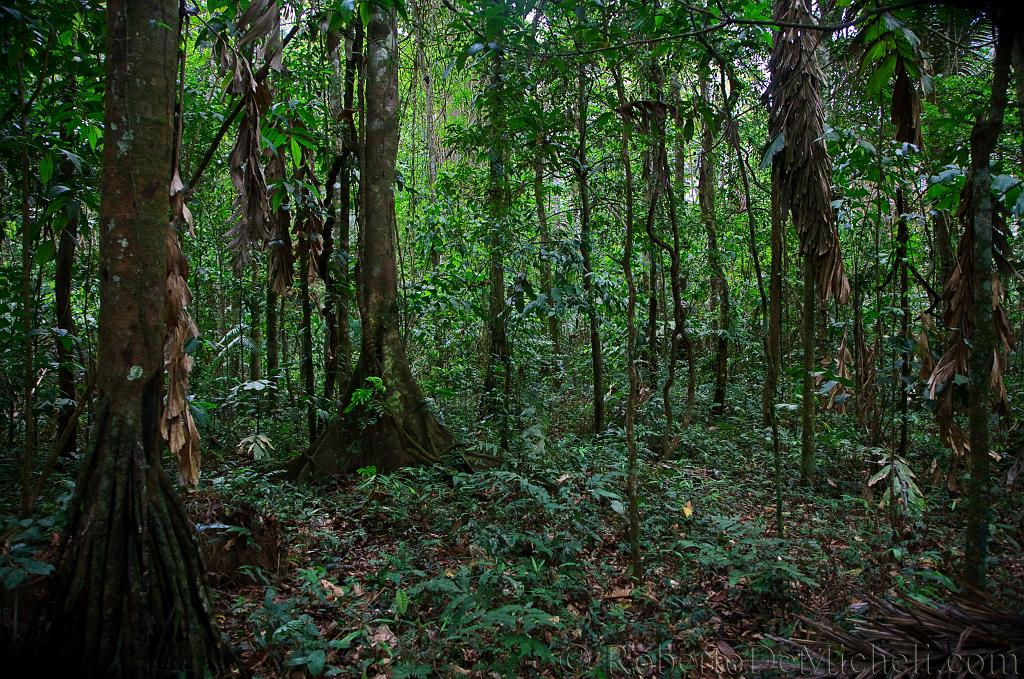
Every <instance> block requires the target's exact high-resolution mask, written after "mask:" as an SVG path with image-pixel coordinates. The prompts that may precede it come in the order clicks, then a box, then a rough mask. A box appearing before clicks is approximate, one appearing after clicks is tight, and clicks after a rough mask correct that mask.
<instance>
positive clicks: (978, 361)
mask: <svg viewBox="0 0 1024 679" xmlns="http://www.w3.org/2000/svg"><path fill="white" fill-rule="evenodd" d="M996 25H997V31H998V34H999V35H998V39H997V44H996V52H995V61H994V64H993V74H994V75H993V78H992V98H991V102H990V104H989V110H988V111H987V112H985V113H984V114H982V115H979V117H978V120H977V122H976V123H975V125H974V129H973V130H972V132H971V168H970V177H971V187H970V190H971V205H972V208H973V214H972V215H971V221H972V228H973V236H974V243H973V245H974V248H973V251H972V254H971V263H972V281H971V287H972V289H973V292H974V296H973V300H972V302H973V305H974V333H973V337H971V354H970V359H969V360H970V373H971V374H970V382H969V385H968V393H969V395H970V398H969V405H968V410H967V422H968V425H969V427H970V440H971V449H970V458H969V463H970V471H971V478H970V482H969V484H968V488H967V531H966V535H965V546H964V579H965V580H966V581H967V582H968V583H969V584H971V585H973V586H975V587H979V588H980V587H984V586H985V580H986V570H987V568H986V560H987V557H988V536H989V528H988V523H989V514H990V512H991V493H992V488H991V473H990V469H989V467H990V461H989V453H990V451H991V438H990V432H989V427H990V419H991V413H992V408H991V375H992V369H993V355H994V354H995V351H996V329H995V323H994V320H993V313H992V307H993V287H992V276H993V266H992V210H993V206H992V192H991V187H992V176H991V174H990V170H989V163H990V162H991V158H992V152H993V151H994V150H995V146H996V142H997V141H998V140H999V134H1000V132H1001V131H1002V128H1003V113H1004V111H1005V109H1006V99H1007V96H1006V91H1007V87H1008V84H1009V70H1010V49H1011V47H1012V45H1013V40H1014V33H1015V31H1014V30H1013V29H1009V28H1008V26H1009V25H1010V21H1007V20H1006V19H1004V20H1003V21H997V23H996ZM947 388H948V387H947Z"/></svg>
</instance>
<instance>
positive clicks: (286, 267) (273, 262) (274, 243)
mask: <svg viewBox="0 0 1024 679" xmlns="http://www.w3.org/2000/svg"><path fill="white" fill-rule="evenodd" d="M284 171H285V168H284V159H283V158H282V157H281V155H280V154H272V155H271V156H270V160H268V161H267V168H266V179H267V184H268V185H269V184H274V183H276V182H279V181H281V180H282V179H284ZM273 219H274V234H273V236H272V237H271V240H270V243H269V244H268V245H269V246H270V262H269V266H270V279H271V281H273V286H274V292H275V293H277V294H278V295H284V294H287V292H288V290H289V289H291V286H292V279H293V278H294V277H295V253H294V251H293V248H292V234H291V228H290V227H291V214H290V213H289V212H288V210H287V209H285V208H284V206H283V202H282V205H281V206H279V207H278V208H277V210H276V211H275V212H274V217H273Z"/></svg>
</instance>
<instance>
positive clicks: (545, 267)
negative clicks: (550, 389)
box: [533, 135, 562, 356]
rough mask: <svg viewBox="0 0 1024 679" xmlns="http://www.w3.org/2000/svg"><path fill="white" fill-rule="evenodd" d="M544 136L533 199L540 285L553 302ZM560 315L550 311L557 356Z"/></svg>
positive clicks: (536, 162)
mask: <svg viewBox="0 0 1024 679" xmlns="http://www.w3.org/2000/svg"><path fill="white" fill-rule="evenodd" d="M543 144H544V140H543V137H542V136H540V135H538V138H537V157H536V158H535V159H534V161H533V201H534V203H535V205H536V208H537V228H538V230H539V232H540V249H541V257H540V286H541V292H543V293H544V296H545V298H546V299H547V301H548V304H549V305H550V304H552V302H553V300H552V297H551V288H552V275H551V230H550V227H549V226H548V214H547V199H546V197H545V195H544V157H543V155H542V153H543ZM559 334H560V333H559V327H558V316H556V315H555V314H554V313H551V312H550V311H549V312H548V336H549V337H550V338H551V351H552V353H554V355H555V356H558V355H559V354H561V353H562V350H561V346H560V345H561V338H560V336H559Z"/></svg>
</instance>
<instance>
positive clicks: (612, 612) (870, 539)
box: [0, 399, 1024, 678]
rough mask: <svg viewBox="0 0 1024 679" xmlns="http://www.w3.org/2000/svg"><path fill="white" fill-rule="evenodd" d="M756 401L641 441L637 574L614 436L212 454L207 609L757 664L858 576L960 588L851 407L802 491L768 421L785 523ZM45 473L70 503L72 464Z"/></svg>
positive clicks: (451, 662)
mask: <svg viewBox="0 0 1024 679" xmlns="http://www.w3.org/2000/svg"><path fill="white" fill-rule="evenodd" d="M748 403H754V401H753V399H750V400H749V401H748ZM753 408H754V406H753V405H751V406H750V409H751V411H748V412H744V411H742V410H734V411H731V413H730V414H727V415H725V416H724V417H722V418H719V419H718V420H717V421H716V422H714V423H713V424H710V423H708V422H704V421H699V422H697V423H695V424H694V425H693V426H691V427H689V428H688V429H686V430H685V431H684V432H683V433H682V436H681V438H680V441H679V445H678V446H677V449H676V453H675V455H674V456H673V457H672V458H671V459H667V460H660V459H657V457H656V456H654V455H652V454H650V453H647V454H645V455H643V456H642V459H641V461H640V469H639V472H640V473H639V478H640V480H641V484H640V492H639V495H640V498H641V512H642V548H643V557H644V563H645V574H644V577H643V579H642V580H640V581H634V580H632V579H631V578H630V577H629V562H628V553H629V550H628V545H627V539H626V533H625V527H626V520H625V516H624V513H625V504H626V499H625V497H624V492H623V488H624V486H625V482H624V479H625V476H624V445H623V442H622V440H621V436H616V435H615V434H609V435H608V436H607V437H605V438H600V439H597V440H595V441H589V440H584V439H581V438H579V437H577V436H574V435H572V434H563V435H561V437H560V438H556V437H554V436H553V435H549V436H548V440H547V442H546V444H545V445H542V446H535V447H534V448H533V449H525V448H524V450H522V451H520V452H521V455H522V458H521V459H516V460H515V461H514V462H513V464H512V465H511V467H512V468H514V469H516V471H511V470H497V469H490V470H488V469H478V470H476V471H475V472H474V473H471V474H469V473H463V472H457V471H454V470H452V469H449V468H445V467H440V466H439V467H434V468H422V469H409V470H405V471H402V472H399V473H396V474H392V475H386V476H385V475H375V474H372V473H371V472H370V471H369V470H364V472H363V473H362V474H361V475H359V476H353V477H351V478H347V479H342V480H337V481H330V482H326V483H323V484H319V485H301V486H297V485H293V484H290V483H288V482H286V481H283V480H280V479H278V478H275V477H274V476H273V475H268V474H267V473H266V472H265V471H263V470H261V469H260V468H258V467H257V466H254V465H244V466H240V465H239V464H238V462H237V457H234V456H233V454H229V453H224V457H223V458H222V459H221V460H219V461H218V459H217V457H216V454H211V453H208V455H209V457H208V459H207V461H206V463H205V464H206V466H207V468H208V469H213V470H215V471H212V472H210V471H208V472H207V473H206V474H205V475H204V477H203V479H202V481H201V485H200V488H199V490H197V491H194V492H190V493H189V494H188V495H187V496H186V505H187V507H188V509H189V512H190V514H191V515H192V517H193V519H194V520H195V521H196V523H197V526H198V527H199V528H200V535H201V540H200V542H201V544H202V545H203V549H204V557H205V561H206V563H207V566H208V569H209V570H210V571H211V573H210V582H211V585H212V596H213V603H214V608H215V611H216V617H217V622H218V624H219V626H220V628H221V630H222V632H223V633H224V634H225V636H226V638H227V639H229V641H230V643H231V645H232V647H233V648H234V650H235V652H236V654H237V655H238V657H239V658H240V660H241V663H242V665H243V666H244V667H245V668H246V669H247V670H248V671H250V672H251V673H252V674H253V675H254V676H258V677H279V676H289V677H300V676H322V675H328V676H344V677H363V676H365V677H395V678H401V677H433V676H444V677H459V676H465V677H496V676H501V677H505V676H549V677H563V676H568V677H574V676H588V677H632V676H678V677H717V676H741V675H744V674H745V675H747V676H749V675H750V673H749V662H750V661H751V660H752V659H753V660H754V661H755V662H760V663H763V666H765V667H770V666H772V665H773V663H774V664H777V663H779V662H780V661H782V660H789V661H792V662H796V663H799V662H800V658H799V657H798V656H797V655H795V654H794V652H793V651H791V650H786V648H784V647H781V646H779V645H778V642H777V641H776V639H777V638H795V637H801V636H802V635H804V633H805V630H804V628H803V623H802V621H801V619H800V616H806V617H810V618H814V619H823V620H833V619H837V618H841V617H843V616H846V615H849V614H850V613H851V611H858V610H862V609H863V606H864V603H863V597H864V596H865V595H869V594H891V593H894V592H896V591H903V592H907V593H910V594H911V595H914V596H924V597H935V598H942V597H943V595H944V593H947V592H948V589H949V588H952V587H954V585H953V582H952V578H953V574H954V572H955V564H956V563H957V562H958V560H959V554H960V552H959V550H960V545H961V541H962V538H961V535H962V518H961V514H960V513H958V512H957V511H956V509H955V506H954V505H955V497H954V496H951V495H950V494H949V493H948V491H947V490H946V489H945V487H944V484H934V485H932V484H930V483H928V482H927V481H925V480H921V487H922V490H923V491H924V492H923V499H922V504H921V505H920V507H919V508H918V510H917V511H915V512H912V513H910V514H908V515H907V516H905V517H904V518H903V519H902V521H901V523H902V528H901V529H900V530H899V531H898V532H897V533H895V534H894V533H893V531H892V529H891V527H890V517H889V514H888V512H887V511H886V510H884V509H880V508H879V506H878V505H879V496H880V494H881V493H880V489H879V488H877V486H875V487H868V486H867V484H866V482H867V480H868V479H869V478H870V476H871V475H873V474H874V473H875V472H876V471H877V470H878V468H879V465H878V464H877V463H876V462H873V461H872V459H873V458H875V457H877V451H876V452H875V453H872V451H871V450H870V449H866V448H865V447H864V446H863V445H861V444H860V443H858V442H857V439H858V436H857V433H856V432H854V431H852V430H849V429H844V428H843V427H849V425H848V424H847V423H848V422H849V419H850V418H848V417H846V416H843V417H838V416H833V415H828V414H825V415H824V416H823V417H822V418H821V419H820V422H819V433H820V435H819V438H818V457H819V475H818V482H817V484H816V486H815V489H814V490H813V491H810V490H801V489H799V488H798V487H797V486H796V485H795V473H794V472H793V471H792V470H795V469H796V464H797V455H798V450H799V445H798V441H797V440H796V439H795V438H794V437H795V436H797V435H798V431H799V430H798V427H796V426H795V424H796V423H795V422H793V423H784V424H791V425H794V426H787V427H784V429H783V431H784V434H785V439H784V441H783V443H784V446H783V447H784V450H785V451H786V452H785V459H784V460H783V469H784V470H785V474H784V476H785V485H786V492H785V495H784V524H785V535H784V536H781V537H780V536H779V535H778V534H777V532H776V530H775V528H774V526H775V490H774V483H773V474H772V470H773V460H772V458H771V454H770V447H769V446H768V445H766V443H767V441H766V438H765V432H764V430H763V429H762V428H761V427H760V426H759V423H758V422H757V417H756V414H755V413H754V412H752V410H753ZM646 435H647V437H648V439H649V440H647V441H646V442H647V443H649V444H650V445H651V446H652V447H656V446H655V443H656V441H657V435H656V433H655V432H652V431H647V432H646ZM642 448H643V446H642ZM939 450H940V449H939V448H938V446H937V444H936V443H935V442H934V441H915V445H914V450H913V451H912V454H913V457H914V460H913V461H912V466H913V467H914V468H916V469H927V468H928V466H929V464H930V460H931V458H932V456H933V455H937V454H940V453H939ZM940 459H941V458H940ZM940 466H941V464H940ZM1004 466H1008V463H1007V462H1006V461H1005V460H1004V461H1003V462H1001V463H998V464H997V465H996V469H995V470H994V471H995V472H996V473H997V474H1004V473H1005V469H1003V467H1004ZM218 469H219V471H217V470H218ZM5 473H6V471H5ZM57 485H59V486H61V488H62V491H61V492H62V497H63V502H66V498H67V497H68V494H69V493H68V490H69V489H70V487H71V479H70V477H66V478H62V479H61V481H60V483H58V484H57ZM6 487H8V488H10V487H11V486H10V485H7V486H6ZM996 497H997V498H999V504H998V505H997V506H996V507H995V508H994V517H995V520H994V522H993V536H992V554H993V566H992V570H993V573H994V577H995V580H996V582H997V583H1002V584H997V587H996V588H995V589H996V591H997V592H999V591H1001V590H1005V589H1006V588H1007V587H1008V586H1009V583H1014V582H1017V583H1019V582H1021V581H1022V579H1024V557H1022V550H1021V546H1020V545H1021V542H1022V541H1024V528H1022V525H1021V523H1019V517H1021V516H1022V514H1024V513H1022V511H1021V504H1022V499H1021V498H1020V494H1019V493H1012V492H1011V493H997V494H996ZM4 502H5V505H7V506H8V507H9V506H10V505H9V502H10V498H5V500H4ZM61 502H62V501H61V499H60V498H57V499H56V500H53V499H51V500H50V501H49V504H48V505H46V506H50V507H56V508H59V507H60V506H61ZM54 511H55V513H54V515H52V516H50V517H46V518H43V519H40V520H37V521H36V522H35V523H33V524H32V525H31V526H29V527H28V528H27V529H25V530H23V532H22V533H21V534H20V536H19V537H16V538H15V537H12V535H14V534H13V533H11V532H10V531H8V532H6V533H5V540H6V542H5V545H4V550H3V560H2V561H0V568H2V569H4V570H3V572H2V573H0V576H3V577H5V578H6V577H8V576H10V575H11V573H13V572H14V570H17V568H18V565H17V564H16V563H15V561H14V558H15V556H16V555H17V554H21V556H22V557H23V562H22V565H21V566H20V567H21V568H22V570H23V571H24V570H25V569H28V570H27V572H25V573H24V575H25V576H26V577H27V578H29V581H30V582H31V581H35V582H38V581H39V580H40V579H42V578H45V575H44V573H45V571H46V568H44V567H42V565H44V564H45V563H46V562H48V561H52V559H53V556H54V553H55V545H56V544H57V541H56V530H57V529H59V524H60V520H61V519H60V516H59V510H56V509H55V510H54ZM1006 517H1013V519H1012V520H1009V519H1007V518H1006ZM8 523H9V524H10V525H14V524H13V523H12V522H8ZM14 542H18V544H19V545H20V547H18V549H20V550H21V551H20V552H18V551H17V550H14V551H12V544H13V543H14ZM26 554H30V556H26ZM25 564H29V565H28V566H26V565H25ZM32 564H40V565H36V566H34V567H33V566H32ZM33 570H34V571H38V574H36V573H33V572H32V571H33ZM792 674H793V672H792V670H788V671H786V672H780V673H779V674H778V676H791V675H792ZM767 676H771V673H770V672H769V673H768V675H767Z"/></svg>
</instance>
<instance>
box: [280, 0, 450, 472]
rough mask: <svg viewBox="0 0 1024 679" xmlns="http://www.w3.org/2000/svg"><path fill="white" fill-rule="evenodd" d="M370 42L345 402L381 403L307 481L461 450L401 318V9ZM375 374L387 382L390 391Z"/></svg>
mask: <svg viewBox="0 0 1024 679" xmlns="http://www.w3.org/2000/svg"><path fill="white" fill-rule="evenodd" d="M366 38H367V45H366V47H367V49H366V52H367V54H366V111H365V116H366V126H365V138H364V140H363V147H362V148H363V150H364V152H363V153H362V154H361V157H362V172H361V174H360V176H361V189H362V191H361V193H362V201H363V211H362V216H363V231H362V234H361V237H360V239H359V267H358V271H357V276H358V282H359V291H360V295H359V314H360V317H361V319H362V329H363V332H362V353H361V355H360V357H359V362H358V364H357V365H356V367H355V370H354V371H353V373H352V377H351V379H350V381H349V384H348V388H347V389H346V390H345V392H344V396H343V399H342V404H343V407H346V408H347V406H349V405H350V404H352V397H353V394H354V393H355V391H356V390H357V389H367V388H369V389H370V390H371V391H372V393H373V400H372V401H371V402H370V403H368V404H366V405H363V406H359V407H355V408H352V409H351V411H350V412H347V413H343V415H342V417H340V418H339V419H338V420H337V421H335V422H334V423H333V424H332V425H331V426H330V427H328V428H327V430H326V431H325V432H324V433H323V435H322V436H321V437H320V439H319V440H318V441H317V442H316V443H315V444H314V445H313V446H312V448H311V450H310V451H309V453H307V455H305V456H304V457H303V458H300V459H301V463H300V464H301V466H300V467H299V469H297V471H298V475H299V477H300V478H305V477H309V476H311V475H313V474H325V473H326V474H332V473H339V472H344V471H351V470H355V469H358V468H360V467H365V466H369V465H372V466H374V467H375V468H376V469H377V471H378V472H385V471H391V470H394V469H398V468H399V467H404V466H409V465H414V464H423V463H432V462H435V461H436V460H437V459H438V458H439V457H440V455H441V454H443V453H444V452H446V451H447V450H448V449H450V448H451V447H452V445H453V442H452V437H451V435H450V434H449V433H448V431H447V430H446V429H445V428H444V427H443V426H442V425H441V423H440V422H438V420H437V418H436V417H434V415H433V414H432V413H431V412H430V410H429V409H428V407H427V404H426V402H425V401H424V398H423V396H422V394H421V393H420V389H419V386H418V385H417V384H416V381H415V380H414V379H413V376H412V370H411V369H410V367H409V362H408V360H407V359H406V356H405V346H404V345H403V342H402V335H401V325H400V319H399V314H398V265H397V258H396V245H397V244H396V242H395V241H396V236H395V193H394V179H395V159H396V156H397V153H398V60H397V58H396V55H397V51H398V37H397V32H396V24H395V15H394V12H393V11H386V10H384V9H382V8H381V7H380V5H374V8H373V16H372V18H371V20H370V22H369V25H368V26H367V35H366ZM367 151H368V152H367ZM369 377H375V378H379V379H380V380H381V384H382V385H383V393H380V392H379V390H377V389H376V387H374V386H373V384H372V382H370V381H369V380H368V379H367V378H369ZM364 393H365V392H364ZM297 466H298V465H297Z"/></svg>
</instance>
